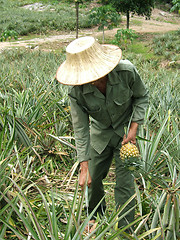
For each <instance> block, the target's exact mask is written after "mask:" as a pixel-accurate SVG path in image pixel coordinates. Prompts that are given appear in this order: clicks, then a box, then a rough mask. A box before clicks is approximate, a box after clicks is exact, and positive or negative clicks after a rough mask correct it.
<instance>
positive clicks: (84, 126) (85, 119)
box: [70, 96, 91, 188]
mask: <svg viewBox="0 0 180 240" xmlns="http://www.w3.org/2000/svg"><path fill="white" fill-rule="evenodd" d="M70 107H71V116H72V123H73V129H74V133H75V142H76V148H77V157H78V161H79V162H80V176H79V185H80V186H81V188H84V185H85V184H86V182H87V185H88V186H90V184H91V177H90V174H89V170H88V161H89V160H90V156H89V148H90V134H89V116H88V114H87V113H86V112H84V111H83V109H82V108H81V106H79V105H78V103H77V101H76V99H75V98H73V97H72V96H70Z"/></svg>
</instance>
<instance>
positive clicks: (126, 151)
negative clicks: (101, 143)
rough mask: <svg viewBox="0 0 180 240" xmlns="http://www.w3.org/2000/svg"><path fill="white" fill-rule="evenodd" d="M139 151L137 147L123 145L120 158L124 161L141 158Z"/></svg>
mask: <svg viewBox="0 0 180 240" xmlns="http://www.w3.org/2000/svg"><path fill="white" fill-rule="evenodd" d="M139 156H140V155H139V150H138V148H137V147H136V145H134V144H132V143H130V142H128V143H127V144H125V145H123V146H122V147H121V149H120V157H121V159H122V160H124V159H128V158H130V157H139Z"/></svg>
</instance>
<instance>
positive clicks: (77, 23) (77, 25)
mask: <svg viewBox="0 0 180 240" xmlns="http://www.w3.org/2000/svg"><path fill="white" fill-rule="evenodd" d="M75 6H76V38H78V29H79V2H78V1H77V2H75Z"/></svg>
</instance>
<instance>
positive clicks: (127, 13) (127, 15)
mask: <svg viewBox="0 0 180 240" xmlns="http://www.w3.org/2000/svg"><path fill="white" fill-rule="evenodd" d="M126 18H127V29H129V10H127V12H126Z"/></svg>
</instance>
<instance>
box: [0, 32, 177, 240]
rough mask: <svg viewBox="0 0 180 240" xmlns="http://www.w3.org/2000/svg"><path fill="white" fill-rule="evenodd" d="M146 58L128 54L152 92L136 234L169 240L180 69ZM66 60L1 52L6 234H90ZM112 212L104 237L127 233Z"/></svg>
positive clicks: (0, 217) (2, 229)
mask: <svg viewBox="0 0 180 240" xmlns="http://www.w3.org/2000/svg"><path fill="white" fill-rule="evenodd" d="M172 37H173V35H172ZM160 39H161V38H159V41H161V40H160ZM137 56H138V57H137ZM144 56H145V55H144V53H143V54H140V53H139V54H138V55H137V54H134V53H133V52H132V51H130V52H129V51H128V50H127V49H126V50H124V58H128V59H129V60H130V61H132V62H133V63H134V64H135V65H136V66H137V68H138V69H139V71H140V74H141V76H142V78H143V79H144V81H145V83H146V85H147V86H148V88H149V91H150V105H149V108H148V109H147V114H146V119H145V123H144V125H143V126H142V127H141V128H140V131H139V137H143V138H144V137H145V138H146V139H147V140H148V141H141V140H139V147H140V152H141V155H142V166H141V170H140V171H139V170H138V169H137V171H136V172H135V173H133V174H135V186H136V191H137V195H136V197H135V198H136V200H137V206H136V213H137V220H136V223H135V226H136V227H135V232H134V234H135V236H136V239H143V236H144V239H156V237H157V236H161V234H163V235H162V236H164V239H167V240H168V239H178V232H179V225H178V219H179V204H178V202H179V192H178V191H179V146H180V144H179V128H178V126H179V108H180V106H179V90H180V89H179V88H180V86H179V83H178V74H179V70H178V69H176V68H172V66H173V65H170V66H169V67H168V68H162V67H161V66H160V60H162V59H161V58H160V60H158V58H157V57H156V58H152V59H151V60H150V59H149V58H146V59H145V58H143V57H144ZM64 58H65V56H64V53H61V54H57V53H53V52H41V51H32V50H24V49H19V50H5V51H3V52H2V54H1V56H0V64H1V81H0V111H1V118H0V126H1V135H0V144H1V148H0V156H1V158H0V165H1V168H0V178H1V182H0V190H1V196H0V204H1V207H0V209H1V210H0V221H1V224H0V238H1V239H17V237H13V236H14V234H15V235H16V236H18V237H20V238H21V239H26V238H27V236H31V237H32V239H59V238H60V239H82V237H79V234H80V236H82V232H83V230H84V227H85V225H86V223H87V221H88V218H86V216H85V213H84V211H83V209H84V207H83V206H84V205H83V197H82V199H81V197H80V196H79V194H78V191H77V190H76V191H75V182H76V178H77V177H76V176H77V170H76V169H77V166H78V164H77V162H76V161H77V160H76V157H75V156H76V153H75V150H74V139H73V131H72V125H71V118H70V113H69V103H68V96H67V92H68V87H65V86H62V85H61V84H59V83H58V82H57V81H56V80H55V79H54V76H55V72H56V69H57V67H58V66H59V64H60V62H62V61H64ZM67 137H68V138H67ZM71 168H72V169H71ZM70 169H71V171H70V172H69V174H68V171H69V170H70ZM109 187H110V189H112V188H113V185H110V186H109ZM74 191H75V194H74ZM111 191H112V190H111ZM79 198H80V199H81V200H80V199H79ZM71 200H73V202H72V205H71ZM81 201H82V202H81ZM129 201H130V200H129ZM111 207H112V206H111ZM121 211H122V209H121ZM110 212H111V215H110V216H106V218H105V219H104V220H103V221H102V222H100V224H102V225H101V227H100V228H99V229H98V230H97V231H96V239H101V238H100V237H102V236H105V235H106V236H107V239H114V238H115V236H116V234H117V233H119V234H121V236H122V235H123V234H125V233H124V229H120V230H118V231H115V228H114V227H113V226H115V222H116V220H117V214H118V213H116V214H115V213H113V212H114V210H113V209H110ZM69 213H71V214H69ZM72 213H73V214H74V215H73V214H72ZM73 216H74V217H73ZM79 216H81V220H82V219H84V221H83V223H82V224H81V222H80V217H79ZM62 219H63V220H62ZM144 219H146V221H144ZM29 222H30V223H29ZM65 223H66V224H65ZM131 224H132V223H131ZM31 234H32V235H31ZM113 236H114V237H113ZM145 236H146V237H145ZM108 237H109V238H108ZM83 238H84V239H86V238H87V239H88V237H87V236H84V237H83ZM160 239H163V237H161V238H160Z"/></svg>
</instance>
